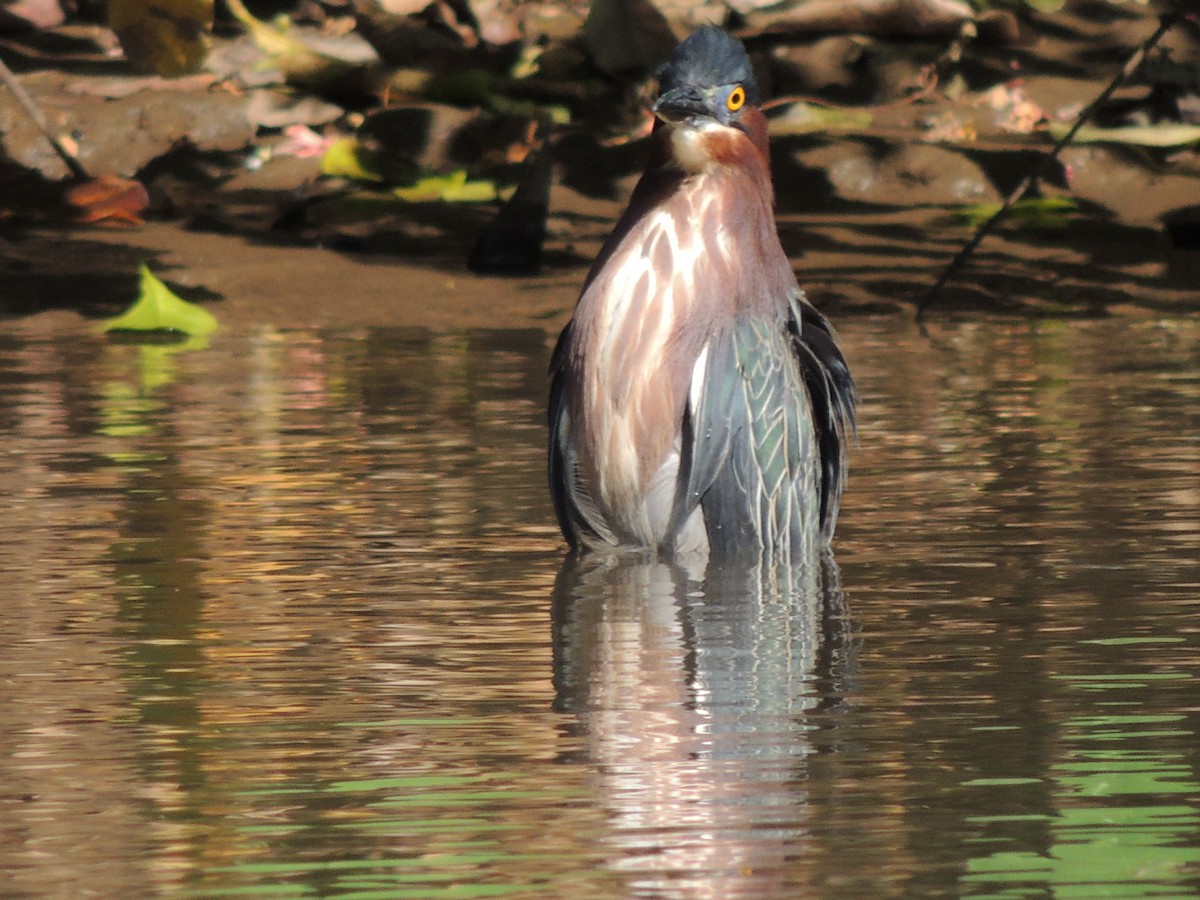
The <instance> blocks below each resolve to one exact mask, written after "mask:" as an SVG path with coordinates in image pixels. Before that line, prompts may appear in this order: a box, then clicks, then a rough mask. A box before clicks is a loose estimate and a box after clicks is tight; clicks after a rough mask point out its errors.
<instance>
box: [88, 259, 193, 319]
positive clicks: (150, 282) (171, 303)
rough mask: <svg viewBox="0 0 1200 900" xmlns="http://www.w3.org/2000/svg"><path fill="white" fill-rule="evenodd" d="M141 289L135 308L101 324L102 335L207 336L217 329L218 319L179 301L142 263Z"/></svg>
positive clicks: (139, 267) (182, 300)
mask: <svg viewBox="0 0 1200 900" xmlns="http://www.w3.org/2000/svg"><path fill="white" fill-rule="evenodd" d="M138 275H139V277H140V281H141V284H140V289H139V291H138V298H137V300H136V301H134V304H133V306H131V307H130V308H129V309H127V310H126V311H125V312H124V313H122V314H121V315H119V316H117V317H116V318H113V319H107V320H106V321H105V322H103V323H102V325H101V328H100V330H101V331H176V332H179V333H181V334H188V335H192V336H204V335H208V334H211V333H212V332H214V331H216V329H217V319H216V316H214V315H213V314H212V313H210V312H209V311H208V310H207V309H204V308H203V307H200V306H197V305H196V304H194V303H189V302H188V301H186V300H184V299H182V298H181V297H177V296H176V295H175V294H173V293H171V289H170V288H168V287H167V286H166V285H165V284H163V283H162V282H161V281H159V280H158V279H157V278H156V277H154V274H153V273H152V272H151V271H150V270H149V269H148V268H146V264H145V263H142V264H140V265H139V266H138Z"/></svg>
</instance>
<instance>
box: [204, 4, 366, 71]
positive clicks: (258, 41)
mask: <svg viewBox="0 0 1200 900" xmlns="http://www.w3.org/2000/svg"><path fill="white" fill-rule="evenodd" d="M225 6H226V8H228V10H229V14H230V15H232V16H233V17H234V18H235V19H237V20H238V22H239V23H240V24H241V26H242V27H243V28H245V29H246V33H247V34H249V35H250V39H251V40H253V41H254V44H255V46H257V47H258V49H259V50H261V51H262V52H263V53H264V54H266V56H267V58H268V59H269V60H270V64H271V65H273V66H274V67H275V68H277V69H278V70H279V71H280V72H282V73H283V77H284V78H285V79H286V80H287V82H288V83H289V84H294V85H298V86H300V87H307V88H312V89H320V88H322V87H326V86H329V85H336V84H338V83H340V82H341V81H342V80H343V79H344V78H346V77H347V76H348V75H349V74H350V73H353V72H356V71H358V70H361V69H365V68H366V67H367V66H368V65H369V64H370V63H371V62H373V61H375V59H374V56H373V54H372V59H371V60H367V59H350V58H342V57H341V56H339V55H334V54H333V53H327V52H323V51H322V50H320V49H319V48H317V47H315V46H312V45H311V44H309V43H306V42H304V41H302V40H299V39H297V38H296V37H294V36H293V35H291V34H289V33H288V31H289V29H288V25H289V22H288V20H287V19H286V17H281V18H280V19H278V20H277V22H278V26H279V27H273V26H271V25H268V24H267V23H266V22H262V21H260V20H259V19H256V18H255V17H254V16H253V15H252V14H251V13H250V11H249V10H248V9H246V5H245V4H244V3H242V0H225ZM364 45H365V43H364Z"/></svg>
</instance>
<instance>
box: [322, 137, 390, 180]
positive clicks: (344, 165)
mask: <svg viewBox="0 0 1200 900" xmlns="http://www.w3.org/2000/svg"><path fill="white" fill-rule="evenodd" d="M368 156H369V154H367V153H365V152H364V151H363V148H362V145H360V144H359V143H358V141H357V140H355V139H354V138H349V137H348V138H340V139H339V140H336V141H334V142H333V143H332V144H331V145H330V146H329V149H328V150H326V151H325V155H324V156H322V157H321V174H322V175H329V176H330V177H333V178H353V179H355V180H357V181H383V176H382V175H381V174H380V173H379V172H377V171H375V169H374V168H373V166H372V164H371V162H370V160H369V159H368Z"/></svg>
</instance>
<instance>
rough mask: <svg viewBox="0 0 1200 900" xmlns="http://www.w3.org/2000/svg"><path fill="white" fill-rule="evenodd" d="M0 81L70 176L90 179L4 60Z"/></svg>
mask: <svg viewBox="0 0 1200 900" xmlns="http://www.w3.org/2000/svg"><path fill="white" fill-rule="evenodd" d="M0 81H3V82H4V85H5V87H7V88H8V89H9V90H10V91H12V94H13V96H14V97H16V98H17V103H19V104H20V105H21V108H22V109H23V110H25V114H26V115H27V116H29V118H30V120H31V121H32V122H33V124H34V125H36V126H37V128H38V131H40V132H41V133H42V137H44V138H45V139H46V140H47V141H49V142H50V146H51V147H53V148H54V152H55V153H57V154H58V158H59V159H61V160H62V161H63V162H64V163H65V164H66V167H67V168H68V169H70V170H71V174H72V175H73V176H74V177H75V178H77V179H78V180H80V181H83V180H85V179H88V178H90V177H91V176H90V175H89V174H88V171H87V169H85V168H84V167H83V164H82V163H80V162H79V160H78V159H76V158H75V155H74V154H73V153H71V152H70V151H68V150H67V148H66V147H64V146H63V145H62V144H61V143H60V142H59V140H58V138H57V137H55V136H54V132H52V131H51V130H50V123H49V122H47V121H46V117H45V116H43V115H42V111H41V109H39V108H38V105H37V103H36V102H34V99H33V98H32V97H31V96H29V92H28V91H27V90H25V88H24V87H22V86H21V82H19V81H17V76H16V75H14V74H13V73H12V69H10V68H9V67H8V66H6V65H5V64H4V60H2V59H0Z"/></svg>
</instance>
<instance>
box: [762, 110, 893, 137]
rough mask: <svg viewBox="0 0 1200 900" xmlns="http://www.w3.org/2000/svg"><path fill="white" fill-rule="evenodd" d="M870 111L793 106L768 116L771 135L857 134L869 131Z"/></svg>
mask: <svg viewBox="0 0 1200 900" xmlns="http://www.w3.org/2000/svg"><path fill="white" fill-rule="evenodd" d="M872 121H873V116H872V115H871V112H870V110H867V109H861V108H857V107H840V106H821V105H819V104H816V103H803V102H798V103H793V104H791V105H790V106H789V107H788V108H787V111H786V112H783V113H781V114H780V115H777V116H772V117H771V121H770V129H771V134H775V135H780V134H810V133H812V132H816V131H858V130H861V129H863V128H869V127H870V125H871V122H872Z"/></svg>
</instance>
